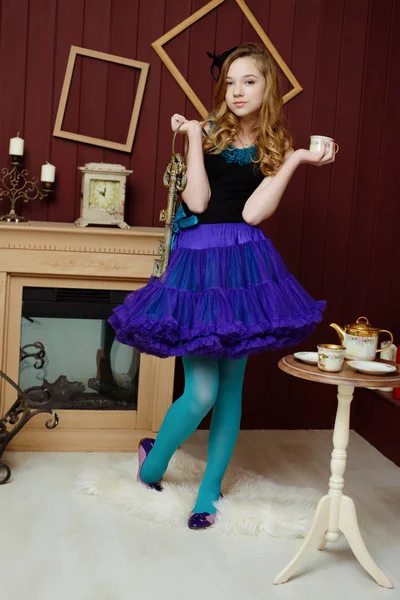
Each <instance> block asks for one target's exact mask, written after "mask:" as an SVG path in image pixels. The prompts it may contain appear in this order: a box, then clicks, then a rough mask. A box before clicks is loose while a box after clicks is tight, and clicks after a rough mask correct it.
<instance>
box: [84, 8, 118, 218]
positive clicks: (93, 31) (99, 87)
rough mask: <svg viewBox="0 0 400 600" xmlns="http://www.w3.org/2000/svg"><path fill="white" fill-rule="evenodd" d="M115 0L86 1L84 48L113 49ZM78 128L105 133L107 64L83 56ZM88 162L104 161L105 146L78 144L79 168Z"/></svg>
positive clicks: (96, 133)
mask: <svg viewBox="0 0 400 600" xmlns="http://www.w3.org/2000/svg"><path fill="white" fill-rule="evenodd" d="M111 5H112V2H111V0H85V13H84V27H83V44H82V45H83V47H84V48H87V49H88V50H98V51H99V52H107V53H108V52H109V47H110V28H111ZM81 63H82V71H81V78H80V86H81V87H80V104H79V120H78V131H79V133H85V134H86V135H93V136H94V137H102V136H104V133H105V117H106V102H105V100H106V91H107V65H106V64H105V63H103V61H100V60H95V59H93V58H89V57H82V58H81ZM88 162H104V149H103V148H101V147H98V146H92V145H89V144H79V145H78V165H77V166H78V167H79V166H83V165H85V164H86V163H88ZM80 191H81V175H80V174H79V175H78V177H77V180H76V195H75V218H77V217H78V216H79V208H80Z"/></svg>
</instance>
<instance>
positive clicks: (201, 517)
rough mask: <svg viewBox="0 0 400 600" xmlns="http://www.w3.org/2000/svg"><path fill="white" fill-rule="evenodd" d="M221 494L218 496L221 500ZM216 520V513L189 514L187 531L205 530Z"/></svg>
mask: <svg viewBox="0 0 400 600" xmlns="http://www.w3.org/2000/svg"><path fill="white" fill-rule="evenodd" d="M223 497H224V496H223V494H220V495H219V498H220V499H221V498H223ZM216 518H217V513H216V512H215V513H212V514H210V513H208V512H203V513H194V512H191V513H190V515H189V519H188V527H189V529H207V528H208V527H212V525H214V523H215V520H216Z"/></svg>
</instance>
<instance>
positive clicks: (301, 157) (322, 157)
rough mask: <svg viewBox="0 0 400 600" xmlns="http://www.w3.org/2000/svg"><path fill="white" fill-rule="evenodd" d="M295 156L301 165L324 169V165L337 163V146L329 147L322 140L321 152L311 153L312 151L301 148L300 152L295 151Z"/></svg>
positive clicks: (330, 145) (331, 145)
mask: <svg viewBox="0 0 400 600" xmlns="http://www.w3.org/2000/svg"><path fill="white" fill-rule="evenodd" d="M325 151H326V154H325ZM294 154H295V155H296V158H297V160H298V161H299V164H303V165H304V164H306V165H314V166H315V167H322V166H323V165H328V164H330V163H333V162H335V144H329V145H327V144H325V140H321V151H320V152H310V150H306V149H305V148H300V149H299V150H295V152H294Z"/></svg>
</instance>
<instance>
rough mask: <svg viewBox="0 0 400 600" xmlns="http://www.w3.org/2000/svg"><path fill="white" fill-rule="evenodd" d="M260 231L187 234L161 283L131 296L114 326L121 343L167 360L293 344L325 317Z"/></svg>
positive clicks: (229, 226) (222, 226)
mask: <svg viewBox="0 0 400 600" xmlns="http://www.w3.org/2000/svg"><path fill="white" fill-rule="evenodd" d="M324 309H325V302H324V301H315V300H313V299H312V298H311V296H309V294H308V293H307V292H306V291H305V290H304V289H303V288H302V287H301V285H300V284H299V282H298V281H297V280H296V279H295V278H294V277H293V275H291V274H290V273H289V272H288V270H287V268H286V266H285V264H284V262H283V261H282V259H281V257H280V255H279V253H278V252H277V250H276V249H275V248H274V246H273V245H272V243H271V242H270V240H268V239H267V238H266V237H265V235H264V234H263V232H262V231H261V229H259V228H258V227H251V226H250V225H247V224H246V223H218V224H213V225H196V226H195V227H190V228H188V229H186V230H180V231H179V232H178V234H177V236H176V238H175V242H174V246H173V250H172V252H171V255H170V261H169V265H168V268H167V270H166V271H165V273H164V275H163V277H162V278H161V279H157V278H154V277H152V278H151V279H150V280H149V283H148V284H147V285H146V286H145V287H143V288H141V289H139V290H137V291H135V292H132V293H131V294H129V295H128V296H127V297H126V299H125V301H124V303H123V304H122V305H121V306H118V307H117V308H116V309H115V311H114V314H113V315H112V316H111V317H110V319H109V322H110V323H111V325H112V326H113V328H114V329H115V337H116V339H117V340H118V341H119V342H122V343H123V344H128V345H129V346H134V347H135V348H137V349H138V350H140V351H141V352H145V353H147V354H153V355H155V356H159V357H161V358H165V357H167V356H188V355H198V356H209V357H214V358H220V357H222V356H225V357H228V358H242V357H244V356H247V355H248V354H254V353H257V352H263V351H265V350H275V349H277V348H284V347H286V346H294V345H296V344H298V343H299V342H300V341H302V340H303V339H304V338H306V337H307V336H308V335H309V334H310V333H311V332H312V331H313V329H314V328H315V326H316V324H317V323H319V322H320V321H321V319H322V316H321V313H322V311H323V310H324Z"/></svg>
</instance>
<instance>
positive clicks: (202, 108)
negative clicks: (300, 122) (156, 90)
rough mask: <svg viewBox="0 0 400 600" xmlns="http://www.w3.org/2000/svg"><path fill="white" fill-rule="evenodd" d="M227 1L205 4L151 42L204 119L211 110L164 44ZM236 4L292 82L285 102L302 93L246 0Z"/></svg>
mask: <svg viewBox="0 0 400 600" xmlns="http://www.w3.org/2000/svg"><path fill="white" fill-rule="evenodd" d="M225 1H226V0H211V2H209V3H208V4H206V5H205V6H203V8H200V9H199V10H198V11H197V12H195V13H193V15H191V16H190V17H188V18H187V19H185V20H184V21H182V23H180V24H179V25H177V26H176V27H174V28H173V29H171V30H170V31H168V32H167V33H165V34H164V35H163V36H162V37H160V38H159V39H158V40H156V41H155V42H153V43H152V44H151V45H152V47H153V48H154V50H155V51H156V52H157V54H158V56H159V57H160V58H161V60H162V62H163V63H164V64H165V66H166V67H167V69H168V70H169V72H170V73H171V75H172V76H173V77H174V78H175V80H176V81H177V83H178V84H179V85H180V86H181V88H182V89H183V91H184V92H185V94H186V95H187V96H188V98H189V100H190V101H191V102H192V104H193V105H194V106H195V108H196V109H197V110H198V111H199V113H200V114H201V116H202V117H203V119H205V118H206V117H207V115H208V114H209V111H208V110H207V109H206V107H205V106H204V104H203V103H202V102H201V101H200V99H199V98H198V96H197V95H196V94H195V92H194V91H193V89H192V88H191V87H190V85H189V84H188V82H187V81H186V79H185V78H184V77H183V75H182V73H181V72H180V71H179V70H178V69H177V67H176V65H175V64H174V63H173V62H172V60H171V59H170V57H169V56H168V54H167V53H166V51H165V50H164V48H163V46H164V44H166V43H167V42H169V41H170V40H172V39H173V38H174V37H176V36H177V35H179V34H180V33H182V31H184V30H185V29H187V28H188V27H190V26H191V25H193V23H196V21H199V20H200V19H201V18H202V17H204V16H205V15H207V14H208V13H210V12H211V11H213V10H214V9H215V8H217V7H218V6H219V5H220V4H223V2H225ZM236 4H237V5H238V6H239V8H240V10H241V11H242V12H243V13H244V15H245V17H246V18H247V19H248V21H249V22H250V24H251V25H252V27H253V29H254V30H255V31H256V33H257V34H258V36H259V37H260V38H261V40H262V41H263V43H264V45H265V46H266V48H267V49H268V50H269V52H270V53H271V55H272V56H273V58H274V59H275V61H276V62H277V64H278V65H279V67H280V68H281V69H282V71H283V73H284V74H285V75H286V77H287V78H288V80H289V81H290V83H291V84H292V86H293V88H292V89H291V90H290V91H289V92H288V93H287V94H285V95H284V96H283V102H284V103H286V102H288V101H289V100H291V99H292V98H294V97H295V96H297V94H300V92H302V91H303V88H302V87H301V85H300V83H299V82H298V81H297V79H296V77H295V76H294V75H293V73H292V71H291V70H290V69H289V67H288V66H287V64H286V63H285V61H284V60H283V58H282V57H281V55H280V54H279V52H278V51H277V49H276V48H275V46H274V45H273V43H272V42H271V40H270V39H269V37H268V36H267V34H266V33H265V31H264V30H263V28H262V27H261V25H260V24H259V22H258V21H257V19H256V18H255V16H254V15H253V13H252V12H251V11H250V9H249V8H248V6H247V5H246V3H245V1H244V0H236Z"/></svg>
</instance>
